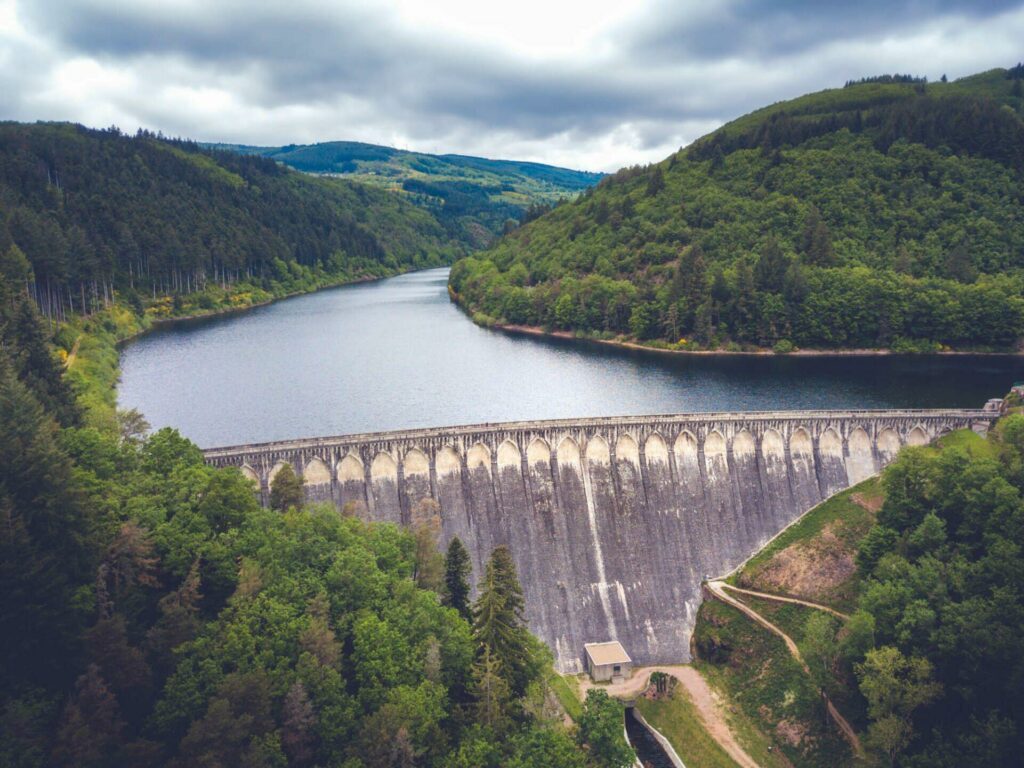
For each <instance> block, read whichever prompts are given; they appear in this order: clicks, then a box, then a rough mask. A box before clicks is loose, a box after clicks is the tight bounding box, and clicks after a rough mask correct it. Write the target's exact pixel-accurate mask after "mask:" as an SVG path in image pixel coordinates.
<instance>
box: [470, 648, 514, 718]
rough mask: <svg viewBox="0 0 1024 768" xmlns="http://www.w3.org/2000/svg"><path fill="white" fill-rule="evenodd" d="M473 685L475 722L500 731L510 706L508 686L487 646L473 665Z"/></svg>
mask: <svg viewBox="0 0 1024 768" xmlns="http://www.w3.org/2000/svg"><path fill="white" fill-rule="evenodd" d="M473 683H474V688H475V691H476V715H477V720H478V721H479V722H480V723H482V724H483V725H486V726H487V727H488V728H492V729H494V730H495V731H501V730H502V726H503V724H504V723H505V722H506V720H507V714H508V708H509V705H510V694H509V686H508V683H507V682H506V680H505V678H504V676H503V675H502V669H501V664H500V662H499V661H498V659H496V658H495V657H494V655H493V654H492V653H491V649H490V648H488V647H487V646H484V649H483V652H482V653H481V654H480V658H479V659H478V660H477V661H476V663H475V664H474V665H473Z"/></svg>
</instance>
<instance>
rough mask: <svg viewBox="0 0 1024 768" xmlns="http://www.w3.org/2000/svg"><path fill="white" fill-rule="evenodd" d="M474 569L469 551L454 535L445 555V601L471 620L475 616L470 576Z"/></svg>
mask: <svg viewBox="0 0 1024 768" xmlns="http://www.w3.org/2000/svg"><path fill="white" fill-rule="evenodd" d="M472 570H473V566H472V564H471V563H470V561H469V552H467V551H466V547H465V546H464V545H463V543H462V540H461V539H460V538H459V537H458V536H454V537H452V540H451V541H450V542H449V544H448V551H447V553H445V557H444V586H445V595H444V602H445V605H448V606H450V607H452V608H454V609H455V610H457V611H458V612H459V613H460V614H461V615H462V616H464V617H465V618H466V619H467V620H470V621H471V620H472V618H473V612H472V610H471V609H470V606H469V576H470V574H471V573H472Z"/></svg>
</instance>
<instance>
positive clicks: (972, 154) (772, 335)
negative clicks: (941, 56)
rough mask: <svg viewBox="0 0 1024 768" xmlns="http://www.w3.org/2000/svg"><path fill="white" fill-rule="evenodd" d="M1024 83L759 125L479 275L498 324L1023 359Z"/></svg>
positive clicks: (514, 238) (936, 87)
mask: <svg viewBox="0 0 1024 768" xmlns="http://www.w3.org/2000/svg"><path fill="white" fill-rule="evenodd" d="M1022 83H1024V80H1022V70H1021V68H1020V67H1015V68H1013V69H1011V70H1002V69H1000V70H993V71H990V72H986V73H983V74H980V75H975V76H972V77H967V78H963V79H961V80H957V81H953V82H937V83H926V82H924V81H923V80H920V79H917V78H908V77H906V76H899V77H883V78H869V79H867V80H865V81H860V82H855V83H853V82H851V83H848V84H847V85H846V86H845V87H843V88H837V89H833V90H828V91H823V92H820V93H815V94H811V95H808V96H804V97H801V98H799V99H795V100H793V101H789V102H783V103H779V104H775V105H773V106H771V107H767V108H765V109H762V110H759V111H756V112H753V113H751V114H749V115H746V116H744V117H741V118H739V119H738V120H735V121H733V122H732V123H729V124H727V125H725V126H723V127H722V128H721V129H719V130H717V131H715V132H713V133H712V134H710V135H708V136H705V137H704V138H702V139H700V140H698V141H697V142H695V143H694V144H693V145H691V146H689V147H687V148H686V149H683V150H680V151H679V152H677V153H675V154H674V155H672V156H671V157H669V158H667V159H666V160H664V161H662V162H660V163H656V164H654V165H651V166H647V167H634V168H626V169H623V170H621V171H619V172H618V173H616V174H614V175H613V176H610V177H607V178H605V179H603V180H602V181H601V183H600V184H598V186H597V187H595V188H594V189H593V190H589V191H588V192H586V193H584V194H582V195H581V196H580V197H578V198H577V199H575V200H574V201H572V202H566V203H563V204H562V205H559V206H557V207H556V208H555V209H554V210H552V211H550V212H548V213H547V214H545V215H543V216H541V217H540V218H538V219H537V220H535V221H532V222H529V223H526V224H524V225H523V226H520V227H519V228H517V229H516V230H514V231H513V232H511V233H510V234H508V235H507V236H505V237H504V238H503V239H502V240H500V241H499V242H498V243H497V244H496V245H495V246H494V247H493V248H491V249H490V250H488V251H485V252H483V253H480V254H475V255H472V256H469V257H467V258H465V259H463V260H461V261H459V262H458V263H457V264H456V265H455V266H454V268H453V270H452V274H451V287H452V290H453V292H454V293H455V295H456V296H457V298H458V300H459V301H460V303H461V304H462V305H463V306H464V307H465V308H466V309H467V310H468V311H470V312H471V313H472V314H473V315H474V319H476V320H477V321H478V322H481V323H486V324H490V323H500V324H512V325H529V326H537V327H541V328H544V329H549V330H567V331H573V332H576V333H578V334H581V335H588V336H592V337H597V338H602V339H621V340H631V341H639V342H643V343H646V344H650V345H653V346H661V347H668V348H672V349H729V350H741V349H757V348H774V349H775V350H776V351H779V352H786V351H790V350H792V349H794V348H797V347H806V348H821V349H834V348H889V349H893V350H897V351H938V350H942V349H948V348H955V349H978V350H1006V349H1010V348H1013V347H1014V345H1015V344H1016V343H1017V342H1018V340H1019V338H1020V337H1021V336H1022V335H1024V298H1022V295H1024V218H1022V216H1021V210H1022V204H1024V97H1022Z"/></svg>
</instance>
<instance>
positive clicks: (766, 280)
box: [754, 237, 789, 293]
mask: <svg viewBox="0 0 1024 768" xmlns="http://www.w3.org/2000/svg"><path fill="white" fill-rule="evenodd" d="M788 268H789V259H787V258H786V255H785V254H784V253H783V252H782V247H781V246H780V245H779V241H778V240H776V239H775V238H774V237H769V238H768V242H767V243H765V245H764V248H763V249H762V250H761V255H760V257H759V258H758V260H757V264H756V265H755V266H754V282H755V284H756V285H757V287H758V289H759V290H762V291H768V292H770V293H781V291H782V287H783V283H784V280H785V277H786V270H787V269H788Z"/></svg>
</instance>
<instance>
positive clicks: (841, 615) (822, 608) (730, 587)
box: [714, 581, 850, 621]
mask: <svg viewBox="0 0 1024 768" xmlns="http://www.w3.org/2000/svg"><path fill="white" fill-rule="evenodd" d="M714 583H715V584H721V585H722V586H723V587H725V588H726V589H728V590H729V591H730V592H739V593H741V594H744V595H751V596H752V597H760V598H762V599H764V600H774V601H776V602H778V603H794V604H795V605H805V606H807V607H808V608H815V609H817V610H819V611H825V612H826V613H831V614H832V615H833V616H835V617H836V618H837V619H842V620H843V621H849V620H850V617H849V616H848V615H847V614H845V613H840V612H839V611H837V610H836V609H835V608H830V607H829V606H827V605H822V604H821V603H815V602H811V601H810V600H803V599H801V598H799V597H783V596H782V595H773V594H771V593H769V592H756V591H754V590H753V589H743V587H736V586H733V585H732V584H726V583H725V582H724V581H716V582H714Z"/></svg>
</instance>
